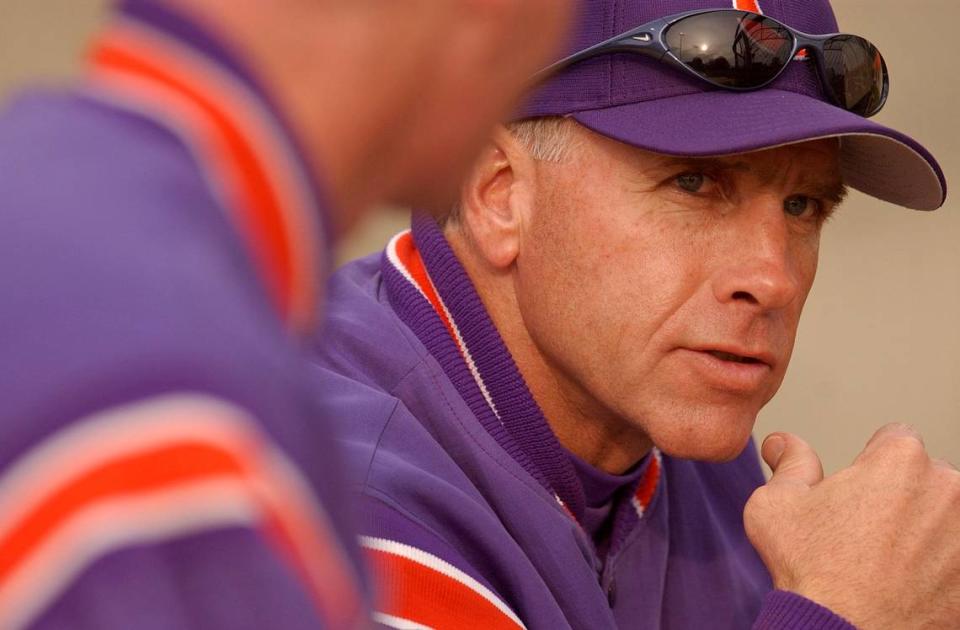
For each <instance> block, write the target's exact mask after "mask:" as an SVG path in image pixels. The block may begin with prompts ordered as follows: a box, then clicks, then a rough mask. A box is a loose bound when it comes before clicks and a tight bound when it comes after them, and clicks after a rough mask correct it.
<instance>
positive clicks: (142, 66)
mask: <svg viewBox="0 0 960 630" xmlns="http://www.w3.org/2000/svg"><path fill="white" fill-rule="evenodd" d="M89 81H90V83H91V87H92V89H91V90H90V94H91V95H92V96H94V97H95V98H98V99H100V100H103V101H106V102H108V103H109V104H111V105H113V106H116V107H120V108H123V109H126V110H128V111H133V112H135V113H137V114H139V115H142V116H145V117H147V118H150V119H152V120H154V121H155V122H157V123H158V124H160V125H162V126H164V127H166V128H167V129H169V130H170V131H171V132H173V133H174V134H175V135H176V136H178V137H179V138H180V139H181V140H182V141H183V142H184V144H185V145H186V146H187V147H188V149H189V150H190V151H191V152H192V153H193V155H194V157H195V159H196V160H197V162H198V163H199V165H200V167H201V169H202V171H203V173H204V175H205V177H206V179H207V182H208V184H209V185H210V188H211V190H212V192H213V193H214V195H215V196H216V198H217V199H218V200H219V201H220V202H221V204H222V205H223V207H224V208H225V210H226V214H227V217H228V219H229V220H230V222H231V223H232V224H233V225H234V226H235V228H236V229H237V231H238V233H239V234H240V235H241V237H242V239H243V241H244V243H245V245H246V247H247V249H248V252H249V254H250V257H251V259H252V260H253V262H254V264H255V266H256V268H257V269H258V271H259V274H260V277H261V279H262V281H263V283H264V286H265V288H266V292H267V294H268V295H269V298H270V300H271V302H272V303H273V305H274V306H275V308H276V310H277V312H278V314H279V316H280V317H281V319H282V320H283V321H285V322H286V323H287V324H288V325H289V326H290V327H291V328H292V329H293V330H294V331H295V332H297V333H309V332H312V329H313V328H314V325H315V310H316V308H317V304H318V297H319V293H320V292H319V282H320V280H321V278H322V277H323V276H324V275H325V271H326V269H329V268H330V265H331V259H330V252H331V249H332V248H331V246H330V243H329V241H328V238H329V236H328V235H330V234H331V232H330V230H329V217H327V216H326V214H325V212H324V210H325V204H324V203H322V202H323V200H324V199H323V196H322V195H321V193H320V189H319V187H318V186H317V183H316V181H315V180H314V178H313V175H312V170H311V169H310V168H309V166H308V164H307V160H306V158H305V154H304V152H303V151H302V150H301V149H300V147H299V146H298V144H297V142H296V139H295V137H294V135H293V133H292V132H291V130H290V127H289V126H288V125H287V124H285V122H284V120H283V119H282V116H281V115H280V113H279V111H278V109H277V108H276V107H275V106H274V105H273V104H272V103H271V101H270V99H269V97H268V96H267V94H266V92H265V91H264V90H263V89H262V88H261V87H260V86H259V85H258V84H257V82H256V81H255V80H254V78H253V75H252V74H251V73H250V72H248V71H247V69H246V68H245V67H244V65H243V63H242V62H241V61H240V59H239V58H238V57H237V56H235V55H234V54H232V53H231V51H229V50H228V49H227V48H226V47H225V46H224V45H223V44H222V43H221V42H219V41H217V39H216V38H215V37H214V36H212V35H211V34H210V33H208V32H206V31H204V30H203V29H202V28H201V27H200V26H199V25H197V24H196V23H194V22H191V21H190V20H189V19H188V18H187V17H186V16H184V15H180V14H177V13H175V12H173V11H172V10H171V9H170V8H169V7H167V6H166V5H163V4H161V3H159V2H156V1H152V0H125V1H124V2H122V3H121V4H120V7H119V9H118V11H117V12H116V14H115V15H114V16H113V18H112V19H111V21H110V22H109V23H108V25H107V27H106V28H105V29H104V30H103V32H101V33H100V34H99V35H98V36H97V37H96V39H95V40H94V42H93V46H92V50H91V59H90V73H89Z"/></svg>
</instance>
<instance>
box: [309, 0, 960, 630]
mask: <svg viewBox="0 0 960 630" xmlns="http://www.w3.org/2000/svg"><path fill="white" fill-rule="evenodd" d="M736 4H737V6H738V8H737V10H734V9H731V7H730V4H729V3H728V2H722V1H719V0H715V1H714V0H699V1H697V2H679V1H677V2H657V3H653V2H643V1H640V0H635V1H632V2H613V1H612V0H594V1H593V2H589V3H587V5H586V9H585V11H584V13H583V14H582V15H581V16H580V17H579V25H580V29H579V32H578V35H577V37H576V38H575V40H574V41H573V43H572V45H571V51H586V52H582V53H576V52H575V54H574V56H573V57H572V58H570V59H567V60H566V61H563V62H561V63H560V64H559V65H558V66H556V67H554V68H552V69H551V70H550V71H549V73H548V74H549V76H550V78H549V79H548V80H547V82H546V83H545V84H544V85H543V86H542V87H541V88H540V89H539V90H538V91H537V93H536V94H534V96H533V97H532V98H531V99H530V103H529V104H528V105H527V107H526V109H525V110H524V111H523V112H522V113H521V114H520V115H519V116H518V118H517V120H516V121H515V122H514V123H513V124H511V126H510V129H509V130H506V129H503V130H500V131H499V132H498V133H496V134H495V135H494V137H493V139H492V142H491V144H490V146H489V148H488V149H487V150H486V151H485V153H484V154H483V155H482V157H481V158H480V160H479V161H478V163H477V165H476V166H475V168H474V171H473V173H472V175H471V176H470V177H469V178H468V180H467V181H466V183H465V184H464V186H463V192H462V195H461V202H460V204H459V205H458V207H457V208H456V210H455V211H454V212H452V213H450V214H448V215H445V216H443V217H440V221H439V222H438V221H436V220H435V218H433V217H425V216H420V217H418V218H415V219H414V223H413V229H412V231H411V232H405V233H402V234H400V235H398V236H397V237H395V238H394V239H393V240H392V241H391V243H390V244H389V245H388V247H387V249H386V251H385V252H384V254H383V256H382V257H380V256H374V257H371V258H368V259H364V260H360V261H358V262H356V263H353V264H351V265H348V266H347V267H345V268H344V269H343V270H341V271H340V272H338V274H336V275H335V276H334V279H333V281H332V290H331V293H330V297H329V300H330V301H329V306H330V309H329V323H328V325H327V328H326V333H327V336H326V337H325V344H324V346H323V348H321V349H320V350H319V352H318V356H319V358H318V363H319V367H318V371H317V383H318V390H319V392H320V393H321V394H322V395H323V397H324V400H325V402H326V404H327V405H328V406H329V407H328V412H327V415H328V416H329V417H334V418H338V419H339V420H340V422H341V426H342V427H343V428H344V431H345V433H346V437H345V438H344V443H345V446H346V448H347V457H348V461H349V465H350V466H351V468H352V470H353V473H354V477H355V478H357V479H360V480H361V484H360V486H359V489H358V491H359V494H360V496H361V502H362V506H363V510H364V518H363V524H362V526H361V534H362V538H361V541H362V546H363V547H364V548H365V550H366V552H367V554H368V556H369V558H370V560H371V562H372V565H373V567H374V574H375V575H376V576H377V578H378V579H379V581H380V583H381V587H382V589H383V591H384V596H383V599H382V601H381V602H380V603H379V604H378V609H377V610H378V613H377V618H378V619H379V620H380V622H381V623H382V624H383V625H386V626H390V627H396V628H410V627H424V626H427V627H440V628H448V627H449V628H474V627H475V628H515V627H527V628H561V627H573V628H613V627H625V628H626V627H629V628H697V629H699V628H744V627H749V626H750V625H751V624H756V626H757V627H760V628H849V627H850V624H851V623H852V624H856V625H857V626H860V627H863V628H901V627H952V626H954V625H956V623H957V621H958V619H960V603H958V601H957V599H958V595H957V593H958V588H957V587H958V584H957V579H958V578H957V576H958V575H960V572H958V568H960V544H958V542H957V539H958V536H957V534H958V533H960V531H958V529H960V526H958V524H957V523H958V517H960V514H958V511H960V503H958V500H957V499H958V497H960V473H957V471H956V470H954V469H952V468H951V467H949V466H948V465H946V464H941V463H937V462H933V461H931V460H930V459H929V457H927V455H926V453H925V452H924V450H923V446H922V443H921V442H920V441H919V440H918V439H917V437H916V436H915V435H914V434H913V433H912V432H911V431H910V430H909V429H908V428H906V427H900V426H891V427H886V428H884V429H882V430H881V431H879V432H878V433H877V434H876V435H875V436H874V438H873V439H872V440H871V441H870V443H869V444H868V445H867V447H866V448H865V450H864V452H863V453H862V454H861V455H860V456H859V457H858V459H857V461H856V462H855V463H854V464H853V465H852V466H851V467H850V468H848V469H846V470H844V471H842V472H840V473H838V474H837V475H835V476H833V477H831V478H829V479H826V480H822V477H823V474H822V470H821V468H820V465H819V461H818V460H817V458H816V455H815V454H814V453H813V452H812V451H811V450H810V449H809V447H807V446H806V445H805V444H804V443H803V442H802V441H800V440H799V439H798V438H796V437H794V436H790V435H786V434H777V435H775V436H772V437H771V438H770V439H768V440H767V441H766V442H765V444H764V446H763V454H764V457H765V459H766V460H767V462H768V463H769V464H770V465H771V467H772V468H773V469H774V475H773V477H772V479H771V480H770V482H769V483H768V484H767V485H765V486H764V485H763V484H764V479H763V476H762V473H761V470H760V466H759V461H758V458H757V454H756V451H755V449H754V447H753V445H752V444H751V443H750V431H751V428H752V426H753V422H754V420H755V418H756V415H757V413H758V411H759V410H760V408H761V407H762V406H763V405H764V404H765V403H766V402H767V401H768V400H769V399H770V398H771V397H772V396H773V395H774V393H775V391H776V390H777V388H778V387H779V385H780V382H781V380H782V378H783V375H784V372H785V370H786V366H787V363H788V361H789V358H790V354H791V350H792V347H793V343H794V339H795V335H796V329H797V324H798V320H799V316H800V312H801V308H802V306H803V303H804V300H805V298H806V296H807V293H808V291H809V289H810V287H811V284H812V282H813V279H814V273H815V270H816V266H817V258H818V248H819V237H820V232H821V229H822V227H823V223H824V221H825V220H826V219H827V217H828V216H829V215H830V213H831V212H832V211H833V210H834V209H835V208H836V206H837V205H838V204H839V203H840V202H841V200H842V198H843V196H844V193H845V185H850V186H854V187H857V188H858V189H860V190H862V191H864V192H867V193H869V194H872V195H874V196H877V197H879V198H882V199H885V200H888V201H892V202H895V203H899V204H901V205H905V206H907V207H913V208H921V209H934V208H936V207H938V206H940V205H941V204H942V202H943V199H944V194H945V187H944V182H943V177H942V174H941V172H940V169H939V167H938V166H937V164H936V162H935V161H934V160H933V158H932V157H930V156H929V154H928V153H927V152H926V151H925V150H924V149H922V147H920V146H919V145H917V144H916V143H915V142H914V141H912V140H910V139H909V138H907V137H906V136H903V135H902V134H899V133H898V132H895V131H892V130H890V129H886V128H884V127H881V126H879V125H876V124H874V123H871V122H869V121H868V120H866V118H864V115H869V114H872V113H875V112H876V111H877V109H878V108H879V107H880V106H881V105H882V103H883V100H884V98H885V96H886V89H887V83H886V74H885V69H884V68H885V66H884V64H883V61H882V57H880V56H879V53H877V52H876V50H875V49H874V48H873V46H872V45H871V44H869V42H866V41H865V40H862V39H860V38H857V37H848V36H840V37H813V36H806V35H803V33H824V34H827V33H836V32H837V25H836V24H835V21H834V18H833V15H832V12H831V10H830V7H829V5H828V4H827V3H826V2H823V1H811V2H800V3H779V2H763V1H762V0H761V1H760V2H749V3H741V2H738V3H736ZM747 5H749V6H747ZM744 9H748V11H747V10H744ZM685 10H698V11H696V12H694V13H692V14H689V15H688V14H681V11H685ZM758 11H764V12H765V14H764V15H759V14H757V12H758ZM678 14H679V15H678ZM771 18H772V19H771ZM773 20H777V22H774V21H773ZM784 25H786V26H784ZM598 42H605V43H601V44H598ZM631 51H632V54H626V53H631ZM824 77H826V78H830V79H831V80H830V82H827V81H826V80H825V78H824ZM725 88H735V89H725ZM751 496H752V498H751ZM745 509H746V513H745V514H744V510H745ZM744 519H745V522H746V529H745V528H744ZM748 535H749V540H748ZM751 542H752V543H753V546H755V547H756V551H754V548H753V546H751ZM757 552H759V553H757ZM771 587H775V589H776V590H773V591H772V592H771Z"/></svg>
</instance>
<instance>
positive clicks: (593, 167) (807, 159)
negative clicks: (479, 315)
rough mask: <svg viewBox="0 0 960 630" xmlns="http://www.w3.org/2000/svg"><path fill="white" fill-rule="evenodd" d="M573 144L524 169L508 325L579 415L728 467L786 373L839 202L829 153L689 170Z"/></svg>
mask: <svg viewBox="0 0 960 630" xmlns="http://www.w3.org/2000/svg"><path fill="white" fill-rule="evenodd" d="M576 133H577V135H578V143H577V144H578V146H577V147H576V149H575V150H574V151H572V156H571V157H570V158H569V159H568V160H567V161H564V162H563V163H559V164H555V163H547V162H537V163H536V167H535V168H536V175H535V178H536V179H535V193H534V194H535V202H534V203H533V207H532V210H531V214H530V216H529V218H528V221H527V223H526V224H525V226H524V234H523V239H522V243H521V246H520V247H521V251H520V253H519V256H518V258H517V265H516V279H515V282H516V293H517V296H518V300H519V307H520V310H521V314H522V317H523V320H524V324H525V326H526V328H527V329H528V331H529V333H530V336H531V338H532V340H533V342H534V344H535V345H536V347H537V350H538V352H539V353H540V354H541V355H542V356H543V358H544V360H545V361H546V363H547V364H548V365H549V366H550V369H551V371H553V372H554V373H555V377H556V382H557V389H558V392H557V393H558V395H559V396H561V397H562V398H564V399H565V400H567V402H568V404H569V405H571V406H572V407H573V408H576V409H577V410H578V412H579V413H580V414H582V415H583V416H584V417H587V418H591V419H592V420H596V421H598V422H601V423H603V424H605V425H606V426H607V428H608V430H609V431H610V432H611V433H613V434H617V433H620V434H633V435H634V436H635V435H638V434H640V433H642V434H645V435H646V436H648V437H649V438H650V439H651V440H652V441H653V443H654V444H656V445H658V446H659V447H660V448H661V449H663V450H664V451H665V452H668V453H670V454H673V455H676V456H684V457H691V458H697V459H710V460H722V459H728V458H731V457H733V456H735V455H737V454H738V453H739V452H740V450H742V448H743V446H744V444H745V443H746V440H747V439H748V437H749V434H750V431H751V429H752V427H753V423H754V420H755V419H756V416H757V413H758V412H759V410H760V408H761V407H762V406H763V405H764V404H765V403H766V402H767V401H768V400H770V398H771V397H772V396H773V395H774V393H775V392H776V391H777V388H778V387H779V385H780V383H781V381H782V380H783V376H784V373H785V371H786V369H787V364H788V362H789V360H790V355H791V352H792V349H793V344H794V339H795V337H796V332H797V325H798V321H799V318H800V311H801V309H802V308H803V304H804V301H805V299H806V297H807V293H808V292H809V290H810V286H811V284H812V283H813V279H814V275H815V273H816V269H817V256H818V248H819V243H820V231H821V227H822V224H823V221H824V220H825V218H826V217H827V215H828V214H829V213H830V211H831V210H832V209H833V207H834V206H835V205H836V203H839V200H840V198H842V194H843V187H842V185H841V182H840V177H839V169H838V162H837V146H836V142H835V141H832V140H823V141H816V142H808V143H804V144H799V145H792V146H787V147H782V148H778V149H772V150H768V151H763V152H757V153H750V154H742V155H735V156H731V157H724V158H718V159H697V160H690V159H676V158H671V157H667V156H661V155H657V154H652V153H648V152H644V151H641V150H638V149H635V148H633V147H629V146H627V145H624V144H621V143H618V142H615V141H612V140H609V139H607V138H604V137H602V136H599V135H596V134H593V133H591V132H589V131H586V130H583V129H579V130H577V132H576ZM580 136H582V137H580Z"/></svg>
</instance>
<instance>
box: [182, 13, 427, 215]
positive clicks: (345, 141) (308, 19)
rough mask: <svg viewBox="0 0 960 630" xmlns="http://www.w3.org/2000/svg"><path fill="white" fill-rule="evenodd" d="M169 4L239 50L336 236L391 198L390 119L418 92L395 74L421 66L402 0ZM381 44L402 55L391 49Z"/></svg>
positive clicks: (406, 109)
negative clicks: (307, 166)
mask: <svg viewBox="0 0 960 630" xmlns="http://www.w3.org/2000/svg"><path fill="white" fill-rule="evenodd" d="M166 1H167V2H169V3H170V4H173V5H177V7H178V8H179V9H180V10H181V11H182V12H184V13H186V14H188V15H192V16H193V17H194V18H195V19H197V20H199V21H200V22H202V23H203V24H205V26H206V27H207V28H208V29H209V30H211V31H212V32H214V33H216V34H217V36H218V37H220V38H221V39H223V40H224V41H225V42H226V43H227V44H228V45H229V46H231V47H232V48H234V49H235V50H237V51H240V53H241V54H243V55H244V61H245V62H246V63H247V64H249V65H250V67H251V68H252V70H253V71H254V73H255V74H256V75H257V77H258V79H259V80H260V81H261V82H262V83H263V84H264V86H265V87H266V89H267V90H268V91H269V92H270V94H271V96H272V97H273V98H274V99H275V101H276V103H277V105H278V106H279V107H280V109H281V110H282V113H283V115H284V116H285V117H286V118H287V120H288V122H289V123H290V124H291V126H292V127H293V129H294V131H295V133H296V134H297V136H298V140H299V141H300V143H301V145H302V146H303V147H304V149H305V151H306V152H307V155H308V156H309V158H310V160H311V161H312V164H311V166H312V168H313V170H314V171H315V176H316V177H317V178H318V180H319V181H320V182H321V183H322V185H323V186H324V187H325V189H326V191H327V194H328V195H329V197H330V200H331V201H332V202H333V204H334V207H335V208H336V210H337V212H336V213H335V216H334V229H335V230H336V231H337V232H338V233H342V232H344V231H346V230H348V229H349V228H350V227H351V226H352V225H353V223H354V222H355V221H356V219H357V218H358V215H359V214H360V213H361V212H362V211H363V210H364V209H365V208H366V207H367V206H369V205H370V204H372V203H374V202H376V201H380V200H382V199H384V198H387V197H389V196H390V191H389V190H388V187H389V186H390V185H392V184H393V183H394V182H393V181H391V178H392V177H393V175H392V174H393V171H394V170H396V163H398V161H399V160H400V159H402V152H400V151H399V150H396V148H397V146H398V144H399V143H401V142H402V140H403V139H402V138H401V137H400V136H398V131H397V130H398V129H402V125H399V124H397V123H398V122H400V121H402V120H403V119H404V118H405V117H407V116H409V115H411V113H412V112H411V110H413V109H414V108H415V106H416V103H417V99H416V98H415V96H414V95H413V93H414V92H415V91H416V90H417V89H419V88H418V86H417V85H416V84H415V82H412V81H406V82H398V81H395V80H393V78H394V77H396V76H409V75H410V73H411V72H412V71H411V68H415V67H416V65H417V64H420V63H421V62H422V59H421V55H420V54H419V49H417V48H416V46H417V43H418V40H419V38H418V33H419V32H420V31H419V29H420V28H422V25H420V26H418V25H417V24H415V23H413V22H412V21H411V20H410V19H404V16H403V12H402V5H403V4H404V3H400V2H383V3H379V2H378V3H367V2H299V1H293V0H277V1H276V2H273V3H265V2H254V1H252V0H166ZM281 5H282V6H281ZM387 42H389V46H390V48H391V50H394V51H403V52H402V53H395V54H388V53H387V52H386V51H384V49H383V46H385V45H386V43H387ZM344 60H349V63H345V62H344ZM408 92H409V93H408Z"/></svg>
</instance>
